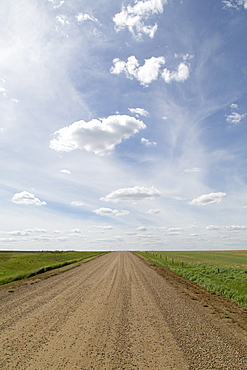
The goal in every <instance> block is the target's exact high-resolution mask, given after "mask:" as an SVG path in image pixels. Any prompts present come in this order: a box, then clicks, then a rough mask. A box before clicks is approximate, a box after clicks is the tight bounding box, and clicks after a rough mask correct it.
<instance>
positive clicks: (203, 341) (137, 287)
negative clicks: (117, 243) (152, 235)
mask: <svg viewBox="0 0 247 370" xmlns="http://www.w3.org/2000/svg"><path fill="white" fill-rule="evenodd" d="M0 312H1V315H0V343H1V346H0V368H1V369H7V370H12V369H18V370H48V369H49V370H50V369H57V370H60V369H67V370H71V369H81V370H89V369H94V370H120V369H121V370H123V369H125V370H133V369H137V370H146V369H153V370H198V369H200V370H206V369H217V370H218V369H228V370H236V369H238V370H246V368H247V357H246V348H247V335H246V334H247V320H246V313H247V312H246V310H245V309H244V308H243V307H240V306H238V305H236V304H235V303H233V302H230V301H228V300H226V299H225V298H222V297H218V296H216V295H213V294H212V293H209V292H207V291H206V290H204V289H203V288H200V287H199V286H197V285H195V284H192V283H190V282H189V281H188V280H185V279H182V278H180V277H178V276H177V275H175V274H173V273H172V272H170V271H169V270H167V269H164V268H162V267H160V266H157V265H156V264H153V263H152V262H149V261H148V260H146V259H143V258H141V257H138V256H136V255H134V254H132V253H130V252H113V253H108V254H104V255H101V256H99V257H98V258H94V259H92V260H90V261H89V262H88V263H86V264H81V265H80V266H78V267H76V268H74V269H71V270H68V271H65V272H63V273H61V274H58V275H56V276H51V277H49V278H48V279H40V278H39V277H38V276H37V279H36V281H35V280H32V282H31V283H28V280H26V281H22V282H18V283H17V282H13V283H11V284H9V285H8V286H7V285H3V286H2V287H1V288H0Z"/></svg>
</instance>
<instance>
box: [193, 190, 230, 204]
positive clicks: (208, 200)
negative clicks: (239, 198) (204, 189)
mask: <svg viewBox="0 0 247 370" xmlns="http://www.w3.org/2000/svg"><path fill="white" fill-rule="evenodd" d="M225 196H226V193H222V192H219V193H210V194H204V195H201V196H200V197H198V198H195V199H193V200H192V201H191V202H190V203H189V204H192V205H196V206H207V205H210V204H219V203H220V202H221V201H222V200H223V198H224V197H225Z"/></svg>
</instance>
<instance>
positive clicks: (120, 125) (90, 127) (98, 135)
mask: <svg viewBox="0 0 247 370" xmlns="http://www.w3.org/2000/svg"><path fill="white" fill-rule="evenodd" d="M145 128H146V125H145V124H144V123H143V122H142V121H140V120H138V119H136V118H134V117H131V116H127V115H114V116H109V117H107V118H99V119H93V120H91V121H89V122H85V121H83V120H81V121H77V122H74V123H72V125H70V126H66V127H63V128H61V129H60V130H58V131H56V132H55V133H54V136H55V138H54V139H53V140H51V141H50V148H51V149H54V150H56V151H64V152H69V151H72V150H75V149H85V150H86V151H88V152H93V153H95V154H99V155H105V154H110V153H111V152H112V151H113V150H114V148H115V146H116V145H117V144H120V143H121V142H122V140H124V139H128V138H129V137H131V136H133V135H134V134H136V133H137V132H138V131H139V130H142V129H145Z"/></svg>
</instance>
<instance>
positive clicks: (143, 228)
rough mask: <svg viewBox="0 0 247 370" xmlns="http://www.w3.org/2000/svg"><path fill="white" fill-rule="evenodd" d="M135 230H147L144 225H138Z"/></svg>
mask: <svg viewBox="0 0 247 370" xmlns="http://www.w3.org/2000/svg"><path fill="white" fill-rule="evenodd" d="M136 230H137V231H147V228H146V227H145V226H140V227H138V228H137V229H136Z"/></svg>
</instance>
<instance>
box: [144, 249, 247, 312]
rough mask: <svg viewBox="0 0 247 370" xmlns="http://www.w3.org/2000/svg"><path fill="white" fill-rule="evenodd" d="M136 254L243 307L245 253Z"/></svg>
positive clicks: (246, 299) (246, 296) (246, 283)
mask: <svg viewBox="0 0 247 370" xmlns="http://www.w3.org/2000/svg"><path fill="white" fill-rule="evenodd" d="M137 254H139V255H141V256H143V257H145V258H147V259H149V260H150V261H152V262H154V263H157V264H158V265H160V266H162V267H164V268H167V269H169V270H171V271H172V272H174V273H176V274H178V275H179V276H181V277H184V278H186V279H189V280H190V281H192V282H194V283H196V284H199V285H201V286H202V287H204V288H206V289H208V290H210V291H212V292H214V293H217V294H220V295H222V296H224V297H226V298H229V299H231V300H233V301H235V302H236V303H238V304H240V305H242V306H244V307H247V251H208V252H207V251H203V252H199V251H198V252H184V251H183V252H170V251H152V252H137Z"/></svg>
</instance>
